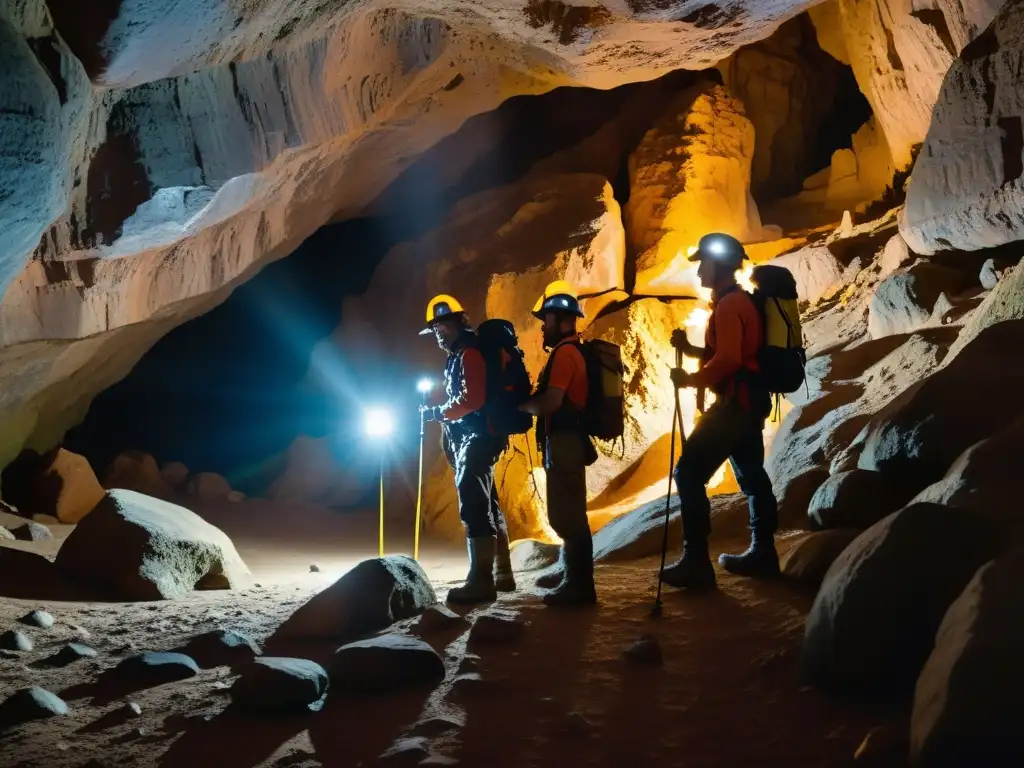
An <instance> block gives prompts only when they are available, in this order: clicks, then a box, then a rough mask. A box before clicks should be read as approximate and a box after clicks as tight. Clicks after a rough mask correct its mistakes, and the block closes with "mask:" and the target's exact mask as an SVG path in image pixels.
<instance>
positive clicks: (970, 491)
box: [914, 416, 1024, 544]
mask: <svg viewBox="0 0 1024 768" xmlns="http://www.w3.org/2000/svg"><path fill="white" fill-rule="evenodd" d="M1022 466H1024V416H1019V417H1018V418H1017V420H1016V421H1014V422H1013V423H1011V424H1009V425H1008V426H1007V427H1006V428H1005V429H1002V430H999V431H997V432H996V433H995V434H994V435H993V436H992V437H990V438H988V439H987V440H982V441H981V442H979V443H977V444H975V445H972V446H971V447H970V448H968V449H967V450H966V451H964V452H963V453H962V454H961V455H960V457H959V458H958V459H957V460H956V461H955V462H954V463H953V465H952V466H951V467H950V468H949V471H948V472H946V476H945V477H943V478H942V479H941V480H939V481H938V482H937V483H934V484H933V485H930V486H928V487H927V488H925V489H924V490H923V491H921V492H920V493H919V494H918V495H917V496H916V497H915V498H914V500H915V501H927V502H933V503H936V504H945V505H947V506H950V507H957V508H958V509H964V510H967V511H969V512H970V513H972V514H974V515H977V516H978V517H979V518H981V519H983V520H985V521H986V522H988V523H989V524H991V525H992V526H993V527H994V528H995V529H996V530H997V531H998V532H999V535H1000V537H1001V538H1002V539H1003V540H1004V541H1007V542H1010V543H1013V544H1024V510H1021V507H1020V503H1019V494H1018V493H1017V492H1016V490H1015V488H1014V485H1015V484H1014V483H1013V482H1011V481H1010V478H1012V477H1015V475H1016V473H1017V472H1018V471H1019V470H1020V467H1022Z"/></svg>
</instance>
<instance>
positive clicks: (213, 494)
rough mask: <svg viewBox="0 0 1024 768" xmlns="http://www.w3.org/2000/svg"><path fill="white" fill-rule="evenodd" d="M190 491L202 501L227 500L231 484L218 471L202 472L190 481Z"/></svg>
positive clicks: (190, 494) (191, 494)
mask: <svg viewBox="0 0 1024 768" xmlns="http://www.w3.org/2000/svg"><path fill="white" fill-rule="evenodd" d="M188 493H189V496H195V497H196V498H197V499H199V500H200V501H226V500H227V498H228V496H230V495H231V485H230V483H228V481H227V480H225V479H224V478H223V477H221V476H220V475H218V474H217V473H216V472H200V473H199V474H198V475H196V476H195V477H193V478H192V479H191V480H190V481H189V484H188Z"/></svg>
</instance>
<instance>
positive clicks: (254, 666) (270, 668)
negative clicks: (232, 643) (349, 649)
mask: <svg viewBox="0 0 1024 768" xmlns="http://www.w3.org/2000/svg"><path fill="white" fill-rule="evenodd" d="M241 671H242V674H241V675H239V677H238V679H237V680H235V683H234V685H232V686H231V699H232V701H234V702H235V704H237V705H238V706H239V707H241V708H243V709H247V710H250V711H254V712H266V713H276V714H282V713H290V712H298V713H303V712H311V711H312V712H319V711H320V709H322V708H323V705H324V700H325V699H326V698H327V691H328V689H329V688H330V679H329V678H328V676H327V672H326V670H324V668H323V667H321V666H320V665H319V664H317V663H316V662H315V661H309V660H308V659H294V658H289V657H280V656H264V657H261V658H258V659H253V660H252V661H251V662H250V663H249V664H247V665H246V666H244V667H243V668H242V670H241Z"/></svg>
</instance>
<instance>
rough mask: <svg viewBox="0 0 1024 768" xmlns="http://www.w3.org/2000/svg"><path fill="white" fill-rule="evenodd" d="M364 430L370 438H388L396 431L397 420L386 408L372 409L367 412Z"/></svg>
mask: <svg viewBox="0 0 1024 768" xmlns="http://www.w3.org/2000/svg"><path fill="white" fill-rule="evenodd" d="M363 428H364V430H365V431H366V434H367V435H368V436H369V437H387V436H388V435H390V434H391V433H392V432H394V431H395V419H394V417H393V416H392V415H391V411H389V410H387V409H386V408H370V409H368V410H367V411H366V416H365V420H364V422H363Z"/></svg>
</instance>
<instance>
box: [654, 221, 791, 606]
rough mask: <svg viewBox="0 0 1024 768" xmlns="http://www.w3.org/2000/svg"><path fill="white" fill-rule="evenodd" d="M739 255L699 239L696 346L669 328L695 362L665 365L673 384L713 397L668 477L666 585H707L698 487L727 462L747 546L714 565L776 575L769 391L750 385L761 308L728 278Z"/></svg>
mask: <svg viewBox="0 0 1024 768" xmlns="http://www.w3.org/2000/svg"><path fill="white" fill-rule="evenodd" d="M745 258H746V253H745V252H744V250H743V246H742V245H741V244H740V242H739V241H738V240H736V239H735V238H733V237H730V236H729V235H722V234H710V235H705V236H704V237H702V238H701V240H700V243H699V245H698V247H697V251H696V253H694V254H693V256H691V257H690V261H697V262H700V267H699V268H698V271H697V274H698V276H699V277H700V281H701V284H702V285H703V286H704V287H705V288H710V289H711V291H712V294H711V307H712V313H711V317H710V319H709V320H708V327H707V331H706V332H705V337H704V338H705V346H704V348H703V349H701V348H699V347H696V346H694V345H691V344H690V343H689V341H688V340H687V338H686V332H685V331H682V330H677V331H675V332H674V333H673V335H672V344H673V346H675V347H676V348H677V349H680V350H682V352H683V353H684V354H686V355H688V356H690V357H699V358H700V359H701V361H702V362H703V365H702V366H701V368H700V370H699V371H698V372H697V373H693V374H690V373H687V372H686V371H684V370H683V369H681V368H676V369H674V370H673V371H672V381H673V383H674V384H675V386H676V387H679V388H681V387H698V388H707V389H710V390H711V391H712V392H714V393H715V402H714V404H713V405H712V406H711V408H709V409H708V411H707V413H705V414H703V416H701V418H700V420H699V421H698V422H697V425H696V427H695V428H694V430H693V433H692V434H691V435H689V437H687V438H686V443H685V445H684V446H683V453H682V456H681V457H680V458H679V463H678V464H677V465H676V470H675V482H676V491H677V493H678V494H679V500H680V504H681V506H682V512H681V513H682V518H683V556H682V558H681V559H680V560H679V561H678V562H676V563H675V564H673V565H671V566H669V567H668V568H666V569H665V573H664V581H665V583H666V584H668V585H670V586H674V587H689V588H691V589H708V588H714V586H715V571H714V568H713V567H712V565H711V560H710V558H709V556H708V535H709V534H710V532H711V505H710V502H709V501H708V497H707V491H706V489H705V487H706V485H707V483H708V481H709V480H710V479H711V477H712V475H714V473H715V472H716V471H717V470H718V468H719V467H720V466H721V465H722V464H723V463H725V461H726V460H728V461H729V462H730V463H731V464H732V468H733V472H734V473H735V475H736V481H737V482H738V483H739V486H740V489H741V490H742V491H743V493H744V494H745V495H746V496H747V503H748V505H749V508H750V531H751V541H750V547H749V548H748V549H747V551H746V552H744V553H743V554H741V555H729V554H723V555H722V556H721V557H719V564H720V565H721V566H722V567H723V568H725V569H726V570H727V571H730V572H732V573H736V574H740V575H744V576H754V577H761V578H770V577H774V576H778V574H779V559H778V555H777V553H776V551H775V542H774V534H775V529H776V527H777V525H778V505H777V503H776V499H775V493H774V491H773V490H772V484H771V480H770V479H769V478H768V473H767V472H766V471H765V469H764V438H763V431H764V422H765V419H766V418H767V417H768V415H769V414H770V413H771V408H772V405H771V395H770V394H769V393H768V391H767V390H765V389H764V388H763V387H761V386H759V384H758V376H757V374H758V370H759V369H758V364H757V354H758V350H759V349H760V348H761V344H762V342H763V336H764V329H763V320H762V319H761V313H760V312H759V311H758V309H757V307H756V306H755V305H754V301H753V299H752V298H751V296H750V295H749V294H748V293H747V292H746V291H744V290H743V289H742V288H740V286H739V285H737V283H736V271H737V270H738V269H739V268H740V266H741V265H742V263H743V260H744V259H745Z"/></svg>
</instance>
